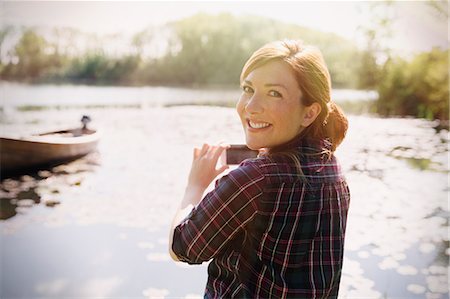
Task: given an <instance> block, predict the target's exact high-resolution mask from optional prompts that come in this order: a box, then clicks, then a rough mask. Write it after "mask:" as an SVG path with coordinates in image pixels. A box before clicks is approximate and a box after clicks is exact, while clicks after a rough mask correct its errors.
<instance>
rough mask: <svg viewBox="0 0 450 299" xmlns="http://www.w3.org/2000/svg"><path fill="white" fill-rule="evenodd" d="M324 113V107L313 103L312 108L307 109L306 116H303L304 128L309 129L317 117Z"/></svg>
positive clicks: (307, 107)
mask: <svg viewBox="0 0 450 299" xmlns="http://www.w3.org/2000/svg"><path fill="white" fill-rule="evenodd" d="M321 111H322V107H320V104H319V103H313V104H311V105H310V106H306V107H305V114H304V116H303V121H302V126H303V127H305V128H306V127H307V126H309V125H310V124H312V123H313V122H314V121H315V120H316V118H317V116H319V114H320V112H321Z"/></svg>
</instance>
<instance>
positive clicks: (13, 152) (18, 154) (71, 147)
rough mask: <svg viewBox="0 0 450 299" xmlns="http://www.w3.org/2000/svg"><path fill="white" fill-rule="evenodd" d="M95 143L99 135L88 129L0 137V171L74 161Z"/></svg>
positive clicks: (92, 147) (95, 145)
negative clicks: (17, 136)
mask: <svg viewBox="0 0 450 299" xmlns="http://www.w3.org/2000/svg"><path fill="white" fill-rule="evenodd" d="M98 141H99V133H98V132H97V131H96V130H90V129H87V128H77V129H70V130H62V131H56V132H49V133H43V134H38V135H31V136H28V137H23V138H17V139H15V138H4V137H0V169H1V172H2V173H8V172H16V171H18V170H22V169H29V168H35V167H37V166H42V165H49V164H56V163H60V162H65V161H69V160H73V159H76V158H79V157H82V156H84V155H86V154H88V153H90V152H91V151H93V150H95V149H96V147H97V143H98Z"/></svg>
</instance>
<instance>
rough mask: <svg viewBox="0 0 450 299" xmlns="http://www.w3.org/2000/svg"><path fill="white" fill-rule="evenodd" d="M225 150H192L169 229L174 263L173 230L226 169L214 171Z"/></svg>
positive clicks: (170, 248)
mask: <svg viewBox="0 0 450 299" xmlns="http://www.w3.org/2000/svg"><path fill="white" fill-rule="evenodd" d="M226 148H227V146H209V145H207V144H204V145H203V147H202V148H201V149H198V148H195V149H194V158H193V161H192V167H191V171H190V174H189V179H188V185H187V187H186V190H185V193H184V197H183V200H182V201H181V203H180V206H179V207H178V210H177V212H176V213H175V216H174V218H173V220H172V225H171V228H170V234H169V253H170V256H171V257H172V259H173V260H175V261H178V258H177V256H176V254H175V253H174V252H173V250H172V243H173V233H174V229H175V227H177V226H178V225H179V224H180V223H181V221H182V220H183V219H184V218H186V216H187V215H188V214H189V212H190V211H191V210H192V209H193V208H194V207H195V206H196V205H197V204H198V203H199V202H200V201H201V199H202V197H203V193H204V192H205V190H206V188H207V187H208V186H209V184H211V182H212V181H213V180H214V178H216V177H217V176H218V175H219V174H221V173H222V172H224V171H225V170H226V169H227V168H228V166H226V165H224V166H222V167H220V168H219V169H216V165H217V161H218V159H219V157H220V155H221V154H222V153H223V151H224V150H225V149H226Z"/></svg>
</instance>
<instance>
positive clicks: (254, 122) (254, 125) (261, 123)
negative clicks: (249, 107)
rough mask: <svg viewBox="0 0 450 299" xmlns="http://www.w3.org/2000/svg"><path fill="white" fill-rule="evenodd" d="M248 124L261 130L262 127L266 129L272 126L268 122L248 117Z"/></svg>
mask: <svg viewBox="0 0 450 299" xmlns="http://www.w3.org/2000/svg"><path fill="white" fill-rule="evenodd" d="M247 124H248V126H249V127H250V128H252V129H255V130H260V129H265V128H268V127H270V126H271V124H269V123H266V122H256V121H251V120H249V119H247Z"/></svg>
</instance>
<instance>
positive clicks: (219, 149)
mask: <svg viewBox="0 0 450 299" xmlns="http://www.w3.org/2000/svg"><path fill="white" fill-rule="evenodd" d="M226 149H227V147H226V146H222V145H221V146H218V147H217V148H216V151H215V152H214V156H213V159H214V160H215V161H217V160H219V157H220V155H222V153H223V152H224V151H225V150H226Z"/></svg>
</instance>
